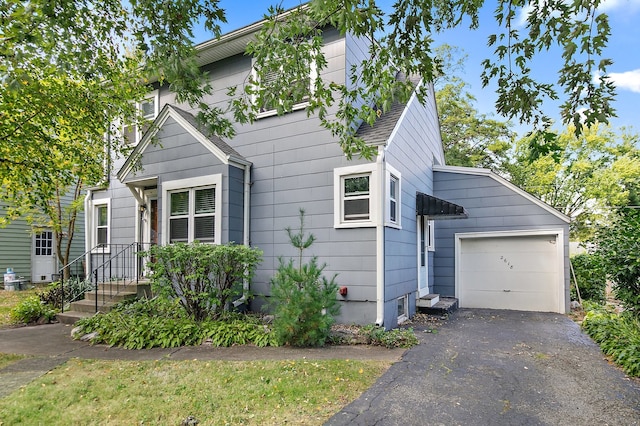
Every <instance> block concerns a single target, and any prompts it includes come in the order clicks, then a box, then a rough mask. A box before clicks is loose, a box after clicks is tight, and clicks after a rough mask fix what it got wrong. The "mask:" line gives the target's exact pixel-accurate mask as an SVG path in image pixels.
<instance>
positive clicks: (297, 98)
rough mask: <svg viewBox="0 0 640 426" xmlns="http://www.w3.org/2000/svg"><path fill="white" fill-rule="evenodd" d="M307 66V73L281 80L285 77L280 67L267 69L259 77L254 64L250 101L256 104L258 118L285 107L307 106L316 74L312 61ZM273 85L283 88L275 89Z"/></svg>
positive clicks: (293, 108) (272, 113)
mask: <svg viewBox="0 0 640 426" xmlns="http://www.w3.org/2000/svg"><path fill="white" fill-rule="evenodd" d="M307 66H308V73H304V75H303V76H302V77H300V78H292V79H289V80H287V81H283V79H285V78H287V77H286V76H284V73H283V72H282V68H276V69H272V70H268V71H266V72H263V73H262V75H261V77H259V76H258V71H257V69H256V68H255V65H254V68H253V70H252V80H253V84H254V86H255V87H254V93H253V95H252V102H253V103H254V104H258V105H257V106H258V118H260V117H267V116H271V115H275V114H278V113H282V112H284V108H285V107H287V108H291V109H292V110H298V109H302V108H304V107H306V106H307V104H308V102H309V98H310V94H311V92H312V90H313V83H314V79H315V78H317V76H318V73H317V68H316V65H315V63H313V61H312V62H310V63H309V64H308V65H307ZM274 87H280V88H284V89H283V90H279V91H276V90H277V89H274ZM285 103H286V104H288V105H285Z"/></svg>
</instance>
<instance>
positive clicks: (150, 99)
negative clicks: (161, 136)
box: [124, 90, 159, 145]
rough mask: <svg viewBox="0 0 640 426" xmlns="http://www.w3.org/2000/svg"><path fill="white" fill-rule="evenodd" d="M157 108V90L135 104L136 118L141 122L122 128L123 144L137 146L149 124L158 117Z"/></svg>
mask: <svg viewBox="0 0 640 426" xmlns="http://www.w3.org/2000/svg"><path fill="white" fill-rule="evenodd" d="M158 107H159V94H158V91H157V90H154V91H153V92H151V93H150V94H149V96H147V97H146V98H144V99H143V100H142V102H139V103H138V104H136V108H137V110H138V117H139V118H140V119H141V120H142V123H137V124H130V125H127V126H125V128H124V138H125V143H128V144H130V145H137V144H138V143H139V142H140V140H141V139H142V136H144V133H145V132H146V131H147V130H148V129H149V127H150V126H151V122H152V121H153V120H154V119H155V118H156V117H157V115H158V112H159V111H158Z"/></svg>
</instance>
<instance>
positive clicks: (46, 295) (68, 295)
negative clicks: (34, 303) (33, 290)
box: [38, 278, 92, 309]
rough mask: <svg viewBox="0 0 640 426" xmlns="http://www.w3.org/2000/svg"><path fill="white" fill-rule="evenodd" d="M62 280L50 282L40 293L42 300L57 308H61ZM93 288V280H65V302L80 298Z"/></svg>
mask: <svg viewBox="0 0 640 426" xmlns="http://www.w3.org/2000/svg"><path fill="white" fill-rule="evenodd" d="M62 289H63V287H62V286H61V285H60V282H59V281H58V282H53V283H51V284H49V285H48V286H47V287H46V288H45V289H44V290H43V291H42V292H41V293H39V294H38V296H39V297H40V300H41V301H42V302H43V303H45V304H47V305H50V306H53V307H54V308H56V309H60V308H61V301H62V291H63V290H62ZM91 289H92V284H91V281H89V280H80V279H77V278H71V279H68V280H65V281H64V301H65V303H68V302H73V301H75V300H78V299H79V298H80V296H82V295H84V293H85V292H86V291H88V290H91Z"/></svg>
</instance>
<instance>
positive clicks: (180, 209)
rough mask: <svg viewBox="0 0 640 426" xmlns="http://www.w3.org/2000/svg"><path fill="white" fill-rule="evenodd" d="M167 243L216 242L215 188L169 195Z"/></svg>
mask: <svg viewBox="0 0 640 426" xmlns="http://www.w3.org/2000/svg"><path fill="white" fill-rule="evenodd" d="M169 196H170V198H171V201H170V204H171V210H170V212H169V242H170V243H177V242H191V241H195V240H198V241H200V242H203V243H213V242H215V241H216V226H215V219H216V188H215V187H208V188H190V189H187V190H179V191H173V192H170V193H169Z"/></svg>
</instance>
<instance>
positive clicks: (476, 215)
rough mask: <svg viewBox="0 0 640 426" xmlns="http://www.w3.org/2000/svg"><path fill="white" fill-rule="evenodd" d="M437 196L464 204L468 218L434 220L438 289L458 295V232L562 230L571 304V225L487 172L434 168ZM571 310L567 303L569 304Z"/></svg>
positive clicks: (567, 285)
mask: <svg viewBox="0 0 640 426" xmlns="http://www.w3.org/2000/svg"><path fill="white" fill-rule="evenodd" d="M433 176H434V195H435V196H436V197H438V198H441V199H444V200H447V201H450V202H452V203H455V204H458V205H460V206H463V207H464V208H465V210H466V211H467V213H468V218H466V219H444V220H438V221H436V223H435V247H436V249H435V256H434V268H433V269H434V275H435V276H434V284H435V288H434V290H435V292H436V293H439V294H441V295H443V296H452V297H453V296H454V295H455V234H456V233H466V232H490V231H513V230H532V229H562V230H563V236H564V245H565V250H564V251H565V260H566V261H565V274H564V275H565V292H566V297H565V300H566V301H567V302H566V303H567V304H568V303H569V300H570V298H569V293H568V292H569V262H568V258H569V257H568V256H569V224H568V223H567V222H566V221H564V220H563V219H561V218H560V217H558V216H556V215H554V214H552V213H550V212H549V211H548V210H546V209H545V208H543V207H542V206H540V205H539V204H536V203H534V202H533V201H531V200H530V199H528V198H527V197H525V196H523V195H522V194H520V193H518V192H517V191H514V190H513V189H512V188H509V187H508V186H506V185H504V184H502V183H501V182H499V181H497V180H495V179H493V178H491V177H490V176H486V175H477V174H465V173H457V172H454V171H435V172H434V173H433ZM567 311H568V306H567Z"/></svg>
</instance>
